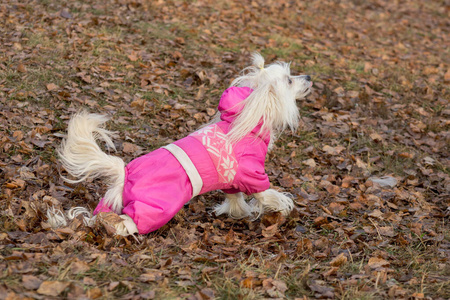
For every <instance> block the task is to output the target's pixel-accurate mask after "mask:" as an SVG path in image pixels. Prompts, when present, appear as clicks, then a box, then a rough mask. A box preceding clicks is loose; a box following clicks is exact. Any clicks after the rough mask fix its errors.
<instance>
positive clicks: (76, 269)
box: [70, 260, 90, 274]
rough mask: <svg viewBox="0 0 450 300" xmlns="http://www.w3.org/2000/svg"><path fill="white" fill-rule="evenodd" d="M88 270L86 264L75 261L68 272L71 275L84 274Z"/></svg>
mask: <svg viewBox="0 0 450 300" xmlns="http://www.w3.org/2000/svg"><path fill="white" fill-rule="evenodd" d="M89 269H90V267H89V265H88V264H87V263H86V262H84V261H80V260H76V261H75V262H73V263H72V264H71V265H70V272H71V273H72V274H80V273H85V272H87V271H89Z"/></svg>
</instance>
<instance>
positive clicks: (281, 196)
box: [251, 189, 294, 218]
mask: <svg viewBox="0 0 450 300" xmlns="http://www.w3.org/2000/svg"><path fill="white" fill-rule="evenodd" d="M253 195H254V196H255V199H253V200H252V201H251V205H252V207H253V211H254V212H255V213H256V214H257V218H258V217H259V216H260V215H261V214H263V213H264V212H269V211H273V212H276V211H279V212H281V213H282V214H283V215H284V216H287V215H289V214H290V213H291V211H292V209H293V208H294V201H292V199H291V198H290V197H289V196H288V195H289V194H287V193H280V192H278V191H276V190H274V189H268V190H266V191H264V192H261V193H256V194H253Z"/></svg>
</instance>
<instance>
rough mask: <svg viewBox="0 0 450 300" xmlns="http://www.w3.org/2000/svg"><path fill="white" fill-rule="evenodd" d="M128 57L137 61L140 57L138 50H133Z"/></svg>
mask: <svg viewBox="0 0 450 300" xmlns="http://www.w3.org/2000/svg"><path fill="white" fill-rule="evenodd" d="M128 59H129V60H131V61H137V60H138V59H139V57H138V54H137V53H136V52H134V51H133V52H131V54H130V55H128Z"/></svg>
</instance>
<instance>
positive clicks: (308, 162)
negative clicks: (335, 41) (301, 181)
mask: <svg viewBox="0 0 450 300" xmlns="http://www.w3.org/2000/svg"><path fill="white" fill-rule="evenodd" d="M302 164H304V165H307V166H309V167H311V168H315V167H316V166H317V164H316V161H315V160H314V159H312V158H310V159H307V160H304V161H302Z"/></svg>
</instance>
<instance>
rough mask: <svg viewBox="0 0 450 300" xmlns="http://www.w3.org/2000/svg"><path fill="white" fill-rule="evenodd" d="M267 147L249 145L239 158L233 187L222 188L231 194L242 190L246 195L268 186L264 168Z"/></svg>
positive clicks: (260, 190)
mask: <svg viewBox="0 0 450 300" xmlns="http://www.w3.org/2000/svg"><path fill="white" fill-rule="evenodd" d="M266 153H267V148H266V147H262V145H261V144H260V145H253V146H252V145H250V146H248V147H246V149H245V152H244V153H243V154H242V155H241V157H240V159H239V168H238V171H237V173H236V176H235V180H234V184H233V187H234V189H230V190H224V192H225V193H229V194H233V193H237V192H243V193H245V194H247V195H250V194H254V193H259V192H263V191H265V190H267V189H269V188H270V182H269V176H268V175H267V174H266V172H265V170H264V160H265V157H266Z"/></svg>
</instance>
